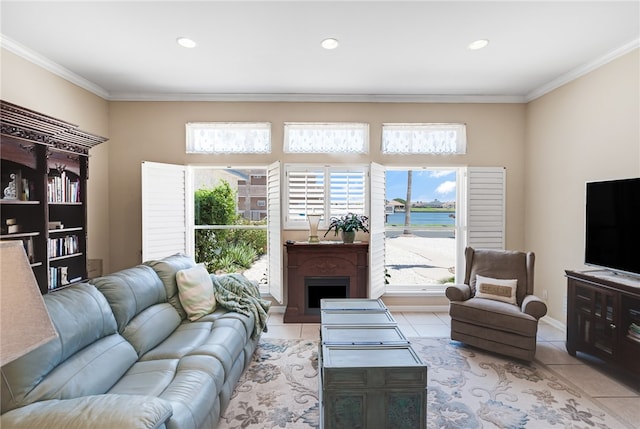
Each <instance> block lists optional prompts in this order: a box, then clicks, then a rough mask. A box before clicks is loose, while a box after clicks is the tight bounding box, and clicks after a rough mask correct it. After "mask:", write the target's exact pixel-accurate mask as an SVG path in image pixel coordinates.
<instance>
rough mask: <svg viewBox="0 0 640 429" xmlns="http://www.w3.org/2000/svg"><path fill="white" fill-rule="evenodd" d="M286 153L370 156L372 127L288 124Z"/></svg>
mask: <svg viewBox="0 0 640 429" xmlns="http://www.w3.org/2000/svg"><path fill="white" fill-rule="evenodd" d="M284 151H285V153H368V152H369V124H363V123H347V122H339V123H317V122H287V123H285V124H284Z"/></svg>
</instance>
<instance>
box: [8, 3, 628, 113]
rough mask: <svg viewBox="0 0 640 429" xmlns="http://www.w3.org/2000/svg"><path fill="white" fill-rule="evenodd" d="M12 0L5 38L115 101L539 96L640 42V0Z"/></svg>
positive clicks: (34, 58)
mask: <svg viewBox="0 0 640 429" xmlns="http://www.w3.org/2000/svg"><path fill="white" fill-rule="evenodd" d="M0 7H1V9H0V12H1V15H2V16H1V27H0V30H1V33H2V46H3V47H5V48H6V49H8V50H10V51H12V52H15V53H18V54H19V55H22V56H24V57H26V58H28V59H30V60H32V61H34V62H36V63H38V64H40V65H43V66H44V67H46V68H48V69H49V70H52V71H54V72H56V73H58V74H60V75H62V76H64V77H66V78H68V79H69V80H72V81H74V82H75V83H78V84H80V85H82V86H83V87H85V88H87V89H89V90H91V91H93V92H95V93H96V94H98V95H101V96H102V97H104V98H107V99H111V100H145V99H158V100H163V99H165V100H169V99H171V100H192V99H222V100H224V99H229V100H234V99H238V100H279V99H281V100H342V101H349V100H353V101H376V100H380V101H393V100H398V101H431V100H442V101H447V100H467V101H472V100H476V101H492V100H493V101H527V100H530V99H533V98H536V97H537V96H539V95H541V94H543V93H545V92H547V91H548V90H550V89H553V88H555V87H557V86H559V85H560V84H563V83H565V82H567V81H569V80H571V79H573V78H575V77H577V76H579V75H580V74H582V73H584V72H587V71H589V70H590V69H592V68H594V67H596V66H599V65H601V64H603V63H605V62H606V61H608V60H610V59H612V58H615V57H617V56H618V55H620V54H624V53H626V52H628V51H630V50H632V49H635V48H638V46H639V40H640V0H634V1H630V0H627V1H620V2H616V1H548V2H542V1H532V2H527V1H503V2H499V1H479V0H476V1H409V2H401V1H308V0H306V1H285V2H275V1H265V0H263V1H255V2H248V1H227V2H222V1H198V2H187V1H148V0H147V1H138V2H131V1H129V2H125V1H107V2H101V1H73V2H62V1H43V2H34V1H7V0H3V1H2V2H1V6H0ZM179 36H187V37H190V38H192V39H194V40H195V41H196V42H197V43H198V46H197V47H196V48H195V49H185V48H182V47H180V46H178V45H177V44H176V38H177V37H179ZM326 37H335V38H337V39H339V41H340V46H339V47H338V48H337V49H335V50H332V51H327V50H324V49H322V48H321V47H320V42H321V41H322V40H323V39H324V38H326ZM476 39H489V40H490V44H489V46H488V47H486V48H485V49H482V50H478V51H471V50H468V49H467V45H468V44H469V43H470V42H472V41H474V40H476Z"/></svg>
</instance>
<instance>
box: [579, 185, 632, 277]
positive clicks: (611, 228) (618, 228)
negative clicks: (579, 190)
mask: <svg viewBox="0 0 640 429" xmlns="http://www.w3.org/2000/svg"><path fill="white" fill-rule="evenodd" d="M585 230H586V234H585V263H586V264H587V265H596V266H598V267H603V268H607V269H611V270H614V271H621V272H626V273H631V274H636V275H640V178H633V179H621V180H609V181H602V182H588V183H587V185H586V228H585Z"/></svg>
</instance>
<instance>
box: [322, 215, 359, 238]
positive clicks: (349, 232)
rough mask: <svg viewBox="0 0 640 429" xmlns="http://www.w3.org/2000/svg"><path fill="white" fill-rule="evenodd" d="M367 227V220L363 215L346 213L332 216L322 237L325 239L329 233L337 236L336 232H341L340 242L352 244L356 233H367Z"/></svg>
mask: <svg viewBox="0 0 640 429" xmlns="http://www.w3.org/2000/svg"><path fill="white" fill-rule="evenodd" d="M368 225H369V218H368V217H367V216H364V215H358V214H355V213H348V214H346V215H344V216H332V217H331V219H330V223H329V227H328V228H327V232H325V233H324V236H325V237H326V236H327V234H328V233H329V231H334V233H335V235H338V232H342V241H343V242H345V243H353V240H354V239H355V236H356V231H363V232H369V229H368Z"/></svg>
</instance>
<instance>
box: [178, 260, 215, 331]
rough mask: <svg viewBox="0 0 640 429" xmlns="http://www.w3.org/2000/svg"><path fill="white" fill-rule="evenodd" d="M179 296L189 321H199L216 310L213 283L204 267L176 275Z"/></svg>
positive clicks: (200, 266)
mask: <svg viewBox="0 0 640 429" xmlns="http://www.w3.org/2000/svg"><path fill="white" fill-rule="evenodd" d="M176 283H177V284H178V296H179V297H180V303H181V304H182V307H183V308H184V310H185V311H186V312H187V317H188V318H189V320H191V321H194V320H198V319H199V318H201V317H202V316H205V315H207V314H209V313H211V312H212V311H213V310H215V309H216V296H215V295H214V294H213V281H212V280H211V277H210V276H209V273H208V272H207V269H206V268H205V267H204V266H202V265H196V266H195V267H192V268H187V269H184V270H180V271H178V272H177V273H176Z"/></svg>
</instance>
